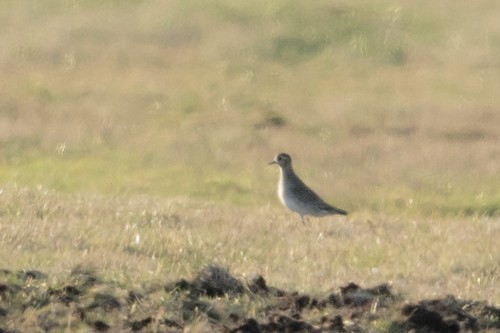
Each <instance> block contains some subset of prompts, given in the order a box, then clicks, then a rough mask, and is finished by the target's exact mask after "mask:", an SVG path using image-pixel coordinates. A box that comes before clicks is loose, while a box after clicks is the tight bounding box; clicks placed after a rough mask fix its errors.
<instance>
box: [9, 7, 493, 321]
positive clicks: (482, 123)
mask: <svg viewBox="0 0 500 333" xmlns="http://www.w3.org/2000/svg"><path fill="white" fill-rule="evenodd" d="M435 6H436V5H435V4H434V3H433V2H430V1H424V2H419V4H418V5H414V4H411V3H402V4H398V5H397V6H395V4H394V3H393V2H389V1H380V2H377V3H373V2H368V1H356V2H339V3H335V4H332V3H331V2H329V1H318V2H314V3H308V2H303V1H273V2H266V1H258V2H245V1H225V0H217V1H210V2H203V3H198V2H194V1H169V2H161V1H140V2H136V1H126V2H123V1H112V2H107V3H105V4H103V3H101V2H98V1H85V2H78V1H76V2H74V1H44V2H38V3H36V4H32V3H31V2H29V1H5V2H3V3H2V4H0V9H1V10H0V40H1V41H2V50H3V51H2V52H1V53H0V69H1V71H2V80H1V81H0V240H1V243H2V249H1V250H0V262H2V263H3V266H5V268H11V269H23V268H27V267H33V268H37V269H40V270H42V271H45V272H47V273H49V275H50V276H53V277H54V279H60V278H62V277H64V276H67V272H68V271H70V270H71V269H72V268H73V267H74V266H75V265H77V264H82V265H93V266H96V267H97V268H98V269H99V270H100V271H102V272H105V274H106V275H109V276H111V277H112V279H116V280H117V281H122V282H123V281H126V282H123V283H130V281H138V280H161V281H165V280H170V279H177V278H180V277H190V276H192V274H194V273H195V272H197V271H198V270H199V268H200V267H203V266H204V265H206V264H207V263H210V262H216V263H218V264H221V265H223V266H226V267H229V268H230V269H231V271H233V272H234V273H235V274H240V275H242V276H249V275H251V274H255V273H258V274H262V275H264V276H265V277H266V279H267V280H268V281H270V282H271V283H272V284H273V285H277V286H280V287H284V288H290V289H295V290H304V291H311V292H320V291H325V290H328V289H329V288H332V287H334V286H337V285H339V284H342V283H346V282H349V281H355V282H358V283H362V284H373V283H379V282H390V283H392V284H393V285H394V286H395V287H396V289H400V290H403V292H406V293H408V294H409V295H410V296H411V298H413V299H416V298H420V297H431V296H433V295H444V294H447V293H451V294H455V295H458V296H460V297H465V298H478V299H487V300H489V301H491V302H494V303H497V304H498V302H499V297H500V296H499V294H498V288H496V285H497V284H498V281H497V278H496V273H497V272H496V270H497V269H498V264H499V262H500V258H499V251H498V249H497V247H498V246H497V245H496V244H495V241H496V239H498V238H499V228H498V226H499V216H500V194H499V191H498V188H499V187H500V179H499V177H498V175H499V174H500V150H499V148H498V147H499V145H498V140H499V135H500V134H499V133H498V128H500V112H499V109H500V103H499V101H498V91H500V80H498V71H499V68H500V67H499V65H500V64H499V62H498V59H499V55H500V23H499V22H498V20H497V17H496V13H497V12H498V9H499V8H498V3H497V2H495V1H481V2H470V1H469V2H467V1H461V2H458V3H457V2H452V1H444V2H441V3H440V5H439V6H440V10H435ZM281 151H284V152H288V153H290V154H291V155H292V157H293V158H294V165H295V168H296V171H297V172H298V173H299V174H300V175H301V176H302V178H304V179H305V180H306V181H307V182H308V183H310V184H311V185H312V187H313V188H314V189H316V190H317V192H319V193H320V194H321V195H322V196H324V197H325V198H326V199H328V200H329V201H332V202H333V203H335V204H336V205H337V206H339V207H342V208H345V209H347V210H348V211H350V212H352V215H351V216H350V217H348V218H347V220H346V221H344V220H342V219H337V218H325V219H322V220H314V219H313V220H312V221H311V226H309V227H304V226H302V225H301V224H300V223H299V222H298V219H297V217H296V216H292V215H290V214H288V213H287V212H286V211H285V210H284V209H283V208H281V207H280V206H279V203H278V200H277V199H276V196H275V182H276V181H277V170H276V168H272V167H269V166H267V162H269V161H270V160H272V158H273V157H274V155H275V154H276V153H278V152H281ZM137 237H139V241H136V239H137ZM381 325H382V326H383V324H381Z"/></svg>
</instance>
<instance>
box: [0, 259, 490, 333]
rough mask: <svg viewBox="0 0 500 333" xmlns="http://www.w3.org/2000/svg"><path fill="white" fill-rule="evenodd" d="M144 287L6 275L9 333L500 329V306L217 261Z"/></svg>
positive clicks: (1, 310) (3, 313)
mask: <svg viewBox="0 0 500 333" xmlns="http://www.w3.org/2000/svg"><path fill="white" fill-rule="evenodd" d="M143 285H144V287H141V288H140V290H132V289H130V290H129V289H127V287H126V286H122V285H118V284H116V283H115V282H106V281H103V280H102V279H101V278H99V276H98V275H97V274H96V273H95V272H94V271H92V270H86V269H82V268H80V267H78V268H75V269H74V270H73V272H72V273H71V274H70V276H68V279H67V281H66V282H65V284H63V285H61V286H57V287H56V286H49V285H48V283H47V276H46V275H45V274H43V273H42V272H38V271H34V270H31V271H19V272H12V271H8V270H0V333H7V332H9V333H14V332H27V331H33V332H34V331H45V332H50V331H65V330H67V331H72V330H75V331H76V330H84V331H85V330H89V331H95V332H106V331H109V332H116V331H119V332H182V331H184V330H185V329H187V328H196V327H197V328H198V331H214V332H232V333H258V332H262V333H270V332H373V331H379V332H392V333H396V332H415V333H417V332H449V333H454V332H498V331H500V308H498V307H495V306H492V305H490V304H488V303H487V302H483V301H470V300H459V299H456V298H455V297H453V296H448V297H445V298H441V299H434V300H422V301H420V302H418V303H408V302H406V301H405V300H404V299H403V298H402V297H401V296H398V295H396V294H395V293H394V292H393V291H392V290H391V288H390V287H389V286H388V285H386V284H382V285H378V286H375V287H372V288H363V287H360V286H358V285H356V284H354V283H350V284H348V285H346V286H342V287H340V288H338V290H336V291H335V292H332V293H330V294H327V295H323V296H321V297H318V296H313V295H308V294H302V293H298V292H294V291H286V290H281V289H279V288H275V287H272V286H268V284H267V282H266V280H265V279H264V278H263V277H261V276H258V277H256V278H254V279H252V280H251V281H249V282H242V281H240V280H238V279H237V278H235V277H233V276H232V275H231V274H230V273H229V272H228V271H226V270H225V269H223V268H221V267H219V266H215V265H211V266H207V267H205V268H204V269H202V270H201V271H200V272H199V273H198V275H197V276H196V277H195V278H194V279H193V280H191V281H188V280H185V279H181V280H179V281H174V282H171V283H167V284H165V285H152V284H148V283H144V284H143ZM197 325H198V326H197ZM200 327H201V328H200Z"/></svg>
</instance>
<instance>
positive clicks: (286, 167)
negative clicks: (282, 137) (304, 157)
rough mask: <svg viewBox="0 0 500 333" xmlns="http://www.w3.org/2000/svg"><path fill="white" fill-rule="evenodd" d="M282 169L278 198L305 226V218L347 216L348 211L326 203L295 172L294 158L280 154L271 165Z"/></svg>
mask: <svg viewBox="0 0 500 333" xmlns="http://www.w3.org/2000/svg"><path fill="white" fill-rule="evenodd" d="M272 164H277V165H279V167H280V178H279V181H278V197H279V198H280V201H281V203H282V204H283V206H285V207H286V208H288V209H290V210H291V211H294V212H296V213H298V214H299V215H300V220H301V221H302V223H303V224H305V222H304V217H305V216H316V217H322V216H327V215H334V214H340V215H347V211H345V210H343V209H340V208H337V207H334V206H332V205H330V204H329V203H327V202H325V201H324V200H323V199H321V198H320V196H319V195H317V194H316V192H314V191H313V190H311V189H310V188H309V187H308V186H307V185H306V184H305V183H304V182H303V181H302V180H301V179H300V178H299V177H298V176H297V175H296V174H295V171H293V167H292V158H291V157H290V155H288V154H287V153H279V154H277V155H276V157H275V158H274V160H273V161H271V162H269V165H272Z"/></svg>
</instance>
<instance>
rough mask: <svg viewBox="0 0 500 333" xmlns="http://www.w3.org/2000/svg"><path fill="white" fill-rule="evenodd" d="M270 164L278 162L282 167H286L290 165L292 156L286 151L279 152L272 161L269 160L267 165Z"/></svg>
mask: <svg viewBox="0 0 500 333" xmlns="http://www.w3.org/2000/svg"><path fill="white" fill-rule="evenodd" d="M271 164H278V165H279V166H280V167H282V168H284V167H288V166H290V165H292V158H291V157H290V155H288V154H287V153H279V154H278V155H276V157H274V161H272V162H269V165H271Z"/></svg>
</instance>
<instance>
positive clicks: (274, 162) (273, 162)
mask: <svg viewBox="0 0 500 333" xmlns="http://www.w3.org/2000/svg"><path fill="white" fill-rule="evenodd" d="M271 164H277V163H276V161H272V162H269V163H267V165H271Z"/></svg>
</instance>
